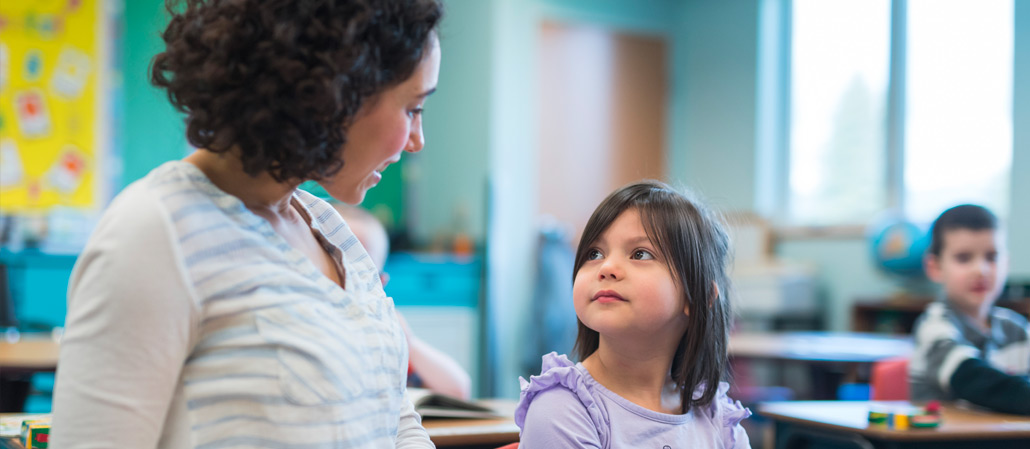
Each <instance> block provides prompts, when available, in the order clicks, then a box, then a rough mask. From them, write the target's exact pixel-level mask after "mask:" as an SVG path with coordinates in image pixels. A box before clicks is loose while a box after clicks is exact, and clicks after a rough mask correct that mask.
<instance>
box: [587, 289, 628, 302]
mask: <svg viewBox="0 0 1030 449" xmlns="http://www.w3.org/2000/svg"><path fill="white" fill-rule="evenodd" d="M625 300H626V299H625V298H623V297H622V295H620V294H619V293H618V292H616V291H614V290H601V291H599V292H597V293H596V294H594V301H600V302H615V301H625Z"/></svg>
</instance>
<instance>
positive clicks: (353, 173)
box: [320, 36, 440, 204]
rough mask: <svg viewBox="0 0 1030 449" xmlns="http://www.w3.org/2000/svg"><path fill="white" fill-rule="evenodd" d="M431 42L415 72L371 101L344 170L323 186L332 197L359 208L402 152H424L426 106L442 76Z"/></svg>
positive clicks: (352, 136) (353, 134) (436, 45)
mask: <svg viewBox="0 0 1030 449" xmlns="http://www.w3.org/2000/svg"><path fill="white" fill-rule="evenodd" d="M430 39H431V42H430V43H429V48H430V50H429V51H428V52H427V53H426V55H425V57H424V58H423V59H422V62H420V63H419V65H418V67H416V68H415V73H413V74H412V75H411V77H410V78H408V79H407V80H405V81H404V82H402V83H400V84H398V85H396V86H393V87H391V88H389V89H386V90H384V91H383V92H381V93H379V94H378V95H376V96H375V97H373V98H370V99H368V100H367V101H366V102H365V103H364V104H363V105H362V106H361V109H360V110H359V111H358V113H357V114H356V116H355V120H354V122H353V123H352V124H351V126H350V128H349V129H348V130H347V143H346V144H345V145H344V146H343V151H342V152H341V154H342V155H343V156H342V157H343V168H342V169H340V171H338V172H337V173H336V174H335V175H333V176H332V177H331V178H328V179H325V180H323V181H321V182H320V184H321V185H322V187H323V188H324V189H325V190H326V192H328V193H329V195H330V196H332V197H333V198H335V199H337V200H339V201H342V202H344V203H348V204H358V203H360V202H361V201H362V200H364V199H365V192H367V191H368V189H370V188H372V187H374V186H375V185H376V184H378V183H379V180H380V179H382V177H383V176H382V172H383V170H386V167H388V166H389V165H390V164H393V163H395V162H397V161H399V160H400V159H401V153H402V152H404V151H407V152H410V153H417V152H419V151H421V150H422V146H423V144H424V141H423V136H422V105H423V104H424V103H425V101H426V97H427V96H429V94H431V93H433V91H434V90H436V83H437V79H438V77H439V74H440V42H439V40H438V39H437V38H436V36H433V37H431V38H430Z"/></svg>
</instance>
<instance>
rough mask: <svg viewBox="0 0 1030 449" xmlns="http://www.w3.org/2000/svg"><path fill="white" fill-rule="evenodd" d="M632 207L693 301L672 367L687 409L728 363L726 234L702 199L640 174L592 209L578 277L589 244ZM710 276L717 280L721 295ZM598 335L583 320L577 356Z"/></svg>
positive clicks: (708, 398)
mask: <svg viewBox="0 0 1030 449" xmlns="http://www.w3.org/2000/svg"><path fill="white" fill-rule="evenodd" d="M628 209H636V210H637V211H638V213H639V214H640V220H641V222H642V224H643V227H644V232H645V233H646V234H647V237H648V238H649V239H650V240H651V243H652V244H653V245H654V246H655V247H656V249H657V250H658V251H660V252H661V253H662V254H661V255H662V257H663V258H664V260H665V261H666V263H667V264H668V266H669V272H670V273H671V274H672V278H673V279H674V280H675V281H676V282H678V283H679V284H680V287H681V288H682V289H683V292H684V296H685V298H684V299H685V301H686V302H687V304H688V306H689V310H690V314H689V315H688V317H687V320H688V321H687V323H688V324H687V330H686V332H685V333H684V334H683V338H682V339H681V340H680V343H679V346H677V348H676V353H675V354H674V355H673V358H672V369H671V374H672V380H673V382H675V383H676V385H677V387H679V388H680V389H681V395H682V402H681V403H682V411H683V413H686V412H687V411H689V410H690V409H691V408H692V407H695V406H706V405H708V404H710V403H711V402H712V400H713V399H714V398H715V393H716V391H717V390H718V387H719V381H720V380H722V378H723V374H724V373H725V371H726V364H727V342H728V340H729V328H730V308H729V303H728V300H727V298H728V296H729V295H728V293H729V291H730V282H729V277H728V275H727V264H728V263H729V257H730V242H729V236H728V235H727V233H726V230H725V229H724V227H723V224H722V223H721V222H720V221H719V220H718V219H717V218H716V216H715V215H714V214H713V213H712V212H711V211H710V210H709V209H708V208H706V207H705V206H704V205H703V204H701V203H699V202H698V201H696V200H693V199H691V198H689V197H687V196H686V195H684V194H682V193H680V192H677V191H676V190H674V189H673V188H671V187H669V186H668V185H666V184H665V183H662V182H659V181H651V180H646V181H641V182H636V183H633V184H629V185H627V186H625V187H622V188H620V189H618V190H616V191H615V192H613V193H612V194H611V195H608V197H607V198H605V199H604V201H602V202H601V204H600V205H599V206H597V209H596V210H595V211H594V213H593V215H591V216H590V220H589V221H587V225H586V228H585V229H584V230H583V237H582V238H581V239H580V241H579V247H578V248H577V250H576V262H575V265H574V269H573V279H575V276H576V273H578V272H579V269H580V268H581V267H583V264H584V263H585V262H586V261H587V258H588V255H589V253H590V248H591V247H592V245H593V244H594V243H595V242H596V241H597V239H598V238H600V236H601V234H602V233H604V231H605V230H606V229H608V227H609V226H611V224H612V222H614V221H615V219H616V218H617V217H618V216H619V215H620V214H622V213H623V212H624V211H626V210H628ZM713 284H715V285H718V286H719V296H718V297H715V288H714V286H713ZM577 321H578V320H577ZM599 341H600V336H599V335H598V333H597V331H595V330H593V329H590V328H589V327H586V326H585V325H584V324H583V322H582V321H579V335H578V336H577V337H576V346H575V351H576V354H577V356H578V357H579V359H580V360H585V359H586V358H587V357H589V356H590V355H591V354H593V353H594V351H596V350H597V346H598V343H599ZM699 385H704V390H703V392H702V394H701V396H700V397H698V398H694V397H693V393H694V389H695V388H696V387H697V386H699Z"/></svg>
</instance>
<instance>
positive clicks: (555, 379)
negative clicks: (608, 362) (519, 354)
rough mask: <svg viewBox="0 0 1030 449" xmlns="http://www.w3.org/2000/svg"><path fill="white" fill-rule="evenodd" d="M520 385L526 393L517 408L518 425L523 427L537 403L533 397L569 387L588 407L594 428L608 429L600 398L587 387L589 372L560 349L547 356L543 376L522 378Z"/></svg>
mask: <svg viewBox="0 0 1030 449" xmlns="http://www.w3.org/2000/svg"><path fill="white" fill-rule="evenodd" d="M519 384H520V386H521V388H522V393H521V394H520V395H519V405H518V407H517V408H516V409H515V424H516V425H518V426H519V428H520V429H521V428H522V426H523V424H524V423H525V422H526V412H528V411H529V404H530V403H531V402H533V398H534V397H536V395H538V394H540V393H542V392H544V391H547V390H550V389H552V388H565V389H567V390H569V391H571V392H572V393H573V394H575V396H576V398H578V399H579V401H580V402H581V403H583V406H584V407H586V409H587V413H588V414H589V415H590V419H591V421H593V424H594V427H595V428H596V429H599V430H600V429H606V428H608V426H607V424H606V423H605V420H604V415H603V414H602V413H601V409H600V407H599V406H598V404H597V401H596V400H595V399H594V397H593V396H592V395H591V394H590V390H589V389H588V388H587V385H586V382H585V374H584V373H583V372H582V371H580V370H579V369H578V368H577V367H576V364H575V363H572V361H571V360H569V358H568V357H566V356H565V355H559V354H558V353H556V352H552V353H550V354H546V355H544V357H543V364H542V367H541V369H540V375H538V376H530V378H529V380H528V381H527V380H526V379H524V378H522V377H519Z"/></svg>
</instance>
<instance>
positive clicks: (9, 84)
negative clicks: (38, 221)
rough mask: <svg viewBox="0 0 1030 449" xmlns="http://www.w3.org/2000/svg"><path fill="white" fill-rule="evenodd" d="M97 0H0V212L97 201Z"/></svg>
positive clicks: (100, 71) (101, 50)
mask: <svg viewBox="0 0 1030 449" xmlns="http://www.w3.org/2000/svg"><path fill="white" fill-rule="evenodd" d="M103 1H104V0H0V212H3V213H33V212H45V211H47V210H49V209H50V208H52V207H54V206H69V207H73V208H81V209H94V208H97V207H100V206H102V204H99V203H100V202H101V201H102V200H103V192H101V191H100V190H101V189H102V186H103V185H105V184H104V183H103V182H100V180H101V179H103V178H102V177H103V175H104V174H103V173H102V172H101V169H102V168H103V167H104V165H103V164H102V159H103V155H104V153H105V151H104V150H103V149H104V148H105V147H106V145H105V142H106V138H107V126H108V122H109V119H108V114H107V111H106V110H105V104H106V101H105V98H104V93H105V90H104V88H105V86H104V84H105V83H106V79H107V76H106V73H105V69H106V68H107V64H106V59H105V52H106V50H107V49H106V46H105V35H104V33H105V30H106V28H105V25H106V24H105V23H104V20H105V14H104V11H103V9H102V6H103V5H102V3H103Z"/></svg>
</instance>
